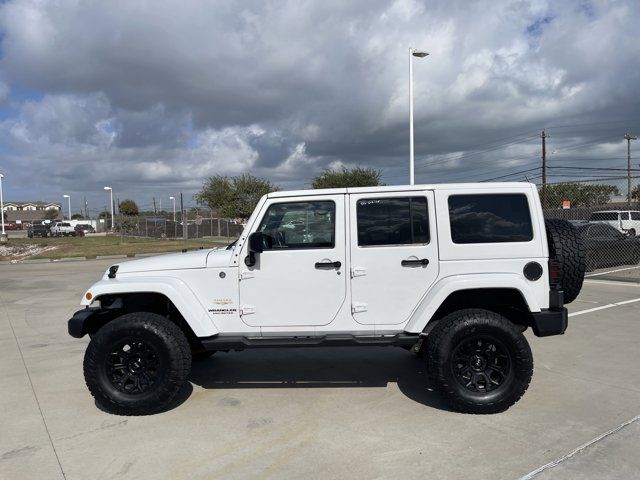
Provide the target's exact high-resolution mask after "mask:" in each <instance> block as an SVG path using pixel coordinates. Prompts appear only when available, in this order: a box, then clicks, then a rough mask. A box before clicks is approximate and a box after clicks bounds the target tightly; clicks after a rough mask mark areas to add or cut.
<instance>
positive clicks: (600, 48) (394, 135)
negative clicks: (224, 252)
mask: <svg viewBox="0 0 640 480" xmlns="http://www.w3.org/2000/svg"><path fill="white" fill-rule="evenodd" d="M639 18H640V2H638V1H637V0H628V1H615V0H612V1H589V0H576V1H570V0H567V1H562V2H558V1H543V0H538V1H523V0H513V1H509V0H503V1H495V0H493V1H478V2H468V1H463V0H443V1H414V0H398V1H395V2H391V1H378V0H351V1H348V2H345V1H344V0H323V1H301V0H294V1H289V2H287V1H284V0H283V1H254V0H243V1H242V2H238V1H218V0H216V1H211V0H207V1H185V0H176V1H169V0H167V1H160V2H158V1H131V0H123V1H119V0H110V1H108V2H105V1H90V0H87V1H81V2H79V1H77V0H74V1H65V0H56V1H47V0H9V1H5V2H2V3H0V172H2V173H4V174H5V181H4V187H5V199H9V200H51V201H54V200H55V201H62V198H61V197H62V195H63V194H64V193H70V194H71V195H72V199H73V210H74V211H76V210H79V209H80V206H81V198H82V197H83V196H84V195H86V196H87V197H88V200H89V204H90V208H96V209H97V208H102V206H103V205H104V204H105V203H107V204H108V201H107V199H106V195H105V193H106V192H104V191H103V190H102V188H103V187H104V186H105V185H111V186H113V188H114V191H115V193H116V196H117V197H119V198H121V199H123V198H125V197H129V198H134V199H135V200H136V201H138V203H139V204H140V205H141V206H143V207H148V206H150V205H151V201H152V200H151V199H152V197H153V196H155V197H156V198H158V199H160V198H161V199H163V204H165V205H167V204H168V202H169V200H168V197H169V196H170V195H174V194H176V193H178V192H180V191H183V192H184V193H185V195H186V199H187V200H188V201H189V202H190V203H192V200H191V196H192V194H193V193H194V192H195V191H197V190H198V189H199V187H200V186H201V184H202V181H203V179H204V178H206V177H207V176H209V175H214V174H229V175H235V174H239V173H245V172H250V173H252V174H254V175H258V176H264V177H267V178H269V179H270V180H272V181H274V182H275V183H277V184H279V185H280V186H281V187H282V188H305V187H308V185H309V181H310V179H311V178H312V177H313V175H314V174H315V173H317V172H319V171H321V170H322V169H323V168H326V167H332V168H335V167H340V166H342V165H345V166H352V165H361V166H368V167H374V168H377V169H380V170H382V172H383V180H384V181H385V182H386V183H388V184H401V183H407V181H408V168H407V164H408V48H409V47H410V46H414V47H419V48H422V49H425V50H427V51H428V52H430V56H429V57H427V58H424V59H416V61H415V63H414V85H415V116H416V120H415V125H416V179H417V181H419V182H424V183H428V182H445V181H476V180H484V179H489V178H494V177H503V176H505V178H507V179H511V178H513V179H523V178H524V177H525V176H526V178H528V179H530V180H533V181H537V180H539V170H536V168H537V167H538V166H539V163H540V160H539V157H540V139H539V133H540V131H541V130H542V129H543V128H546V129H547V130H548V132H549V133H550V134H551V138H550V139H549V153H550V157H549V162H550V166H553V167H576V166H579V167H585V166H588V167H611V168H625V167H626V146H625V142H624V141H623V139H622V136H623V135H624V133H625V132H626V131H631V132H632V133H640V109H639V107H640V64H639V58H640V55H639V54H640V35H639V34H638V28H637V25H638V19H639ZM636 148H637V149H638V152H639V154H638V157H640V144H638V146H637V147H636ZM636 167H637V165H636ZM529 169H531V170H529ZM516 172H523V173H521V174H516ZM550 172H551V173H550V175H551V178H550V181H552V180H556V181H559V180H562V179H564V178H566V176H567V175H569V174H570V175H577V176H579V177H580V178H588V177H596V176H597V175H603V174H607V175H613V174H614V173H615V171H614V170H611V171H610V172H608V173H606V172H605V173H603V172H600V171H591V170H571V169H566V168H556V169H555V170H550ZM512 173H513V174H514V175H512V176H508V175H510V174H512ZM623 174H624V173H623ZM165 202H166V203H165Z"/></svg>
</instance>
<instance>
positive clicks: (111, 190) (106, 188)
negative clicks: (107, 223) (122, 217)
mask: <svg viewBox="0 0 640 480" xmlns="http://www.w3.org/2000/svg"><path fill="white" fill-rule="evenodd" d="M104 189H105V190H109V192H110V193H111V230H113V188H111V187H104Z"/></svg>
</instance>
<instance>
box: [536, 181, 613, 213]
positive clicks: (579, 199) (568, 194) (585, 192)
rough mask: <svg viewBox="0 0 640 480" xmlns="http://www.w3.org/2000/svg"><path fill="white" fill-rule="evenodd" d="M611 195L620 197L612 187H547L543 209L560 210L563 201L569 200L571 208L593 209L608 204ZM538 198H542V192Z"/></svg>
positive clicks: (582, 185)
mask: <svg viewBox="0 0 640 480" xmlns="http://www.w3.org/2000/svg"><path fill="white" fill-rule="evenodd" d="M612 195H620V190H618V187H616V186H614V185H601V184H588V183H559V184H555V185H547V186H546V189H545V198H546V201H545V207H546V208H562V201H563V200H569V201H570V202H571V206H572V207H593V206H596V205H604V204H606V203H609V199H610V198H611V196H612ZM540 196H541V197H542V191H541V192H540Z"/></svg>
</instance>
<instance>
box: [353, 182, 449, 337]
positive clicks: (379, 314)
mask: <svg viewBox="0 0 640 480" xmlns="http://www.w3.org/2000/svg"><path fill="white" fill-rule="evenodd" d="M349 215H350V220H351V221H350V228H351V242H350V243H351V247H350V248H351V277H352V280H351V291H352V305H351V311H352V314H353V318H354V319H355V320H356V321H357V322H358V323H361V324H367V325H392V324H393V325H397V324H400V323H404V322H406V321H407V320H408V319H409V316H410V315H411V313H412V311H413V310H414V309H415V307H416V306H417V305H418V303H419V302H420V299H421V298H422V297H423V296H424V295H425V293H426V292H427V291H428V290H429V288H430V286H431V285H432V284H433V282H434V281H435V279H436V278H437V275H438V244H437V236H436V229H435V220H434V219H435V210H434V200H433V192H432V191H415V192H408V193H407V192H404V193H393V192H386V193H374V194H366V193H363V194H357V195H350V198H349Z"/></svg>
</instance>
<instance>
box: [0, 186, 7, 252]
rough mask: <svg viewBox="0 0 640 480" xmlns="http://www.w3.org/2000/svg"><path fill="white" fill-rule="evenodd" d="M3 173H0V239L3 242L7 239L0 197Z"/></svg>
mask: <svg viewBox="0 0 640 480" xmlns="http://www.w3.org/2000/svg"><path fill="white" fill-rule="evenodd" d="M3 178H4V175H3V174H1V173H0V221H2V237H1V238H0V241H2V242H3V243H4V242H6V241H7V234H6V233H4V200H3V198H2V179H3Z"/></svg>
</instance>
